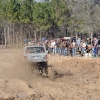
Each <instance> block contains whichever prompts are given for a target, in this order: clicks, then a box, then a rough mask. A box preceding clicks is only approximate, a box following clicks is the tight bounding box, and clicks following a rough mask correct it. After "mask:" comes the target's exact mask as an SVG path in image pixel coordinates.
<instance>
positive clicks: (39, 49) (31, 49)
mask: <svg viewBox="0 0 100 100" xmlns="http://www.w3.org/2000/svg"><path fill="white" fill-rule="evenodd" d="M24 58H25V59H26V61H27V62H29V63H37V65H38V69H39V70H40V71H41V72H42V73H43V71H44V72H45V73H47V69H48V65H47V62H48V59H47V51H46V49H45V47H44V46H26V47H25V48H24ZM43 69H44V70H43Z"/></svg>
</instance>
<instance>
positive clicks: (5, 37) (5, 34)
mask: <svg viewBox="0 0 100 100" xmlns="http://www.w3.org/2000/svg"><path fill="white" fill-rule="evenodd" d="M6 32H7V31H6V27H4V39H5V41H4V42H5V48H7V33H6Z"/></svg>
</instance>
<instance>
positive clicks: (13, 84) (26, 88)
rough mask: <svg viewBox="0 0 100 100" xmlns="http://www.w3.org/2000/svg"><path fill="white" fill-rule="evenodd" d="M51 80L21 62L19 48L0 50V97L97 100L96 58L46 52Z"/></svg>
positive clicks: (98, 74) (99, 78) (98, 62)
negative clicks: (50, 68)
mask: <svg viewBox="0 0 100 100" xmlns="http://www.w3.org/2000/svg"><path fill="white" fill-rule="evenodd" d="M48 64H49V65H50V66H51V67H52V68H53V70H54V72H55V79H53V80H51V79H49V78H48V77H42V76H39V75H38V74H37V71H35V70H34V69H33V70H31V68H30V67H29V65H27V63H25V62H24V58H23V52H22V50H15V49H13V50H11V49H9V50H4V49H1V50H0V100H100V58H84V57H73V58H72V57H63V56H58V55H48Z"/></svg>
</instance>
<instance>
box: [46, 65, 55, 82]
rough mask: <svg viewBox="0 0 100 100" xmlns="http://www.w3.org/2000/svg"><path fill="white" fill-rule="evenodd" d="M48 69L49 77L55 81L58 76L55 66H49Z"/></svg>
mask: <svg viewBox="0 0 100 100" xmlns="http://www.w3.org/2000/svg"><path fill="white" fill-rule="evenodd" d="M47 71H48V72H47V73H48V74H47V76H48V78H49V79H50V80H52V81H53V80H54V79H55V78H56V75H55V71H54V68H53V67H52V66H49V67H48V70H47Z"/></svg>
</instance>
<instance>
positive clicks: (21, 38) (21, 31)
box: [20, 25, 23, 47]
mask: <svg viewBox="0 0 100 100" xmlns="http://www.w3.org/2000/svg"><path fill="white" fill-rule="evenodd" d="M22 29H23V25H21V27H20V33H21V37H20V42H21V47H22V46H23V30H22Z"/></svg>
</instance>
